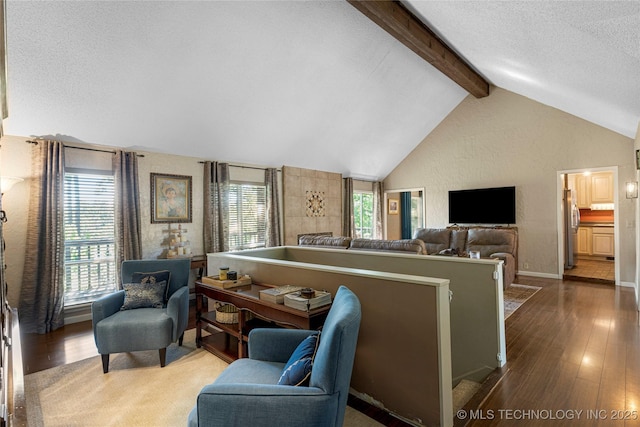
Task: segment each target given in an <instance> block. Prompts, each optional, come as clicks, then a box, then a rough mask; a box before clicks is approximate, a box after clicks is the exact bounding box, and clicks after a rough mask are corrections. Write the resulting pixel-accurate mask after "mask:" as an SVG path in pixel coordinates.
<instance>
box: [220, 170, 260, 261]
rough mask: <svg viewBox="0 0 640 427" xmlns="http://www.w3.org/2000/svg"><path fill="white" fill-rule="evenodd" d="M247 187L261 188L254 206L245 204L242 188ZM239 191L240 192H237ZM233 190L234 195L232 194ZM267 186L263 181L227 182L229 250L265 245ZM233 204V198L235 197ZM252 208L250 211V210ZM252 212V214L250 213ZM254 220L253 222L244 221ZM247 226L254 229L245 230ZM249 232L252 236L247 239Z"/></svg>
mask: <svg viewBox="0 0 640 427" xmlns="http://www.w3.org/2000/svg"><path fill="white" fill-rule="evenodd" d="M249 187H257V188H259V189H261V190H260V191H261V194H258V195H257V196H258V199H259V200H258V201H257V205H256V206H247V205H246V203H247V200H246V199H245V198H243V197H242V194H241V193H242V190H243V189H249ZM238 191H240V193H239V192H238ZM234 192H235V195H234V194H233V193H234ZM266 194H267V187H266V185H265V184H264V183H257V182H244V181H231V182H229V250H230V251H240V250H244V249H255V248H264V247H266V233H267V200H266ZM236 197H237V199H236V202H235V205H234V201H233V199H234V198H236ZM251 210H252V211H251ZM251 213H253V214H254V215H251ZM249 219H251V220H254V223H250V222H245V221H247V220H249ZM248 228H251V229H255V231H254V230H252V231H247V229H248ZM248 234H251V235H252V238H251V239H250V240H248V239H247V237H248V236H247V235H248Z"/></svg>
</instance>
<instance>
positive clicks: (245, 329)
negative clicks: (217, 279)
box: [195, 281, 330, 361]
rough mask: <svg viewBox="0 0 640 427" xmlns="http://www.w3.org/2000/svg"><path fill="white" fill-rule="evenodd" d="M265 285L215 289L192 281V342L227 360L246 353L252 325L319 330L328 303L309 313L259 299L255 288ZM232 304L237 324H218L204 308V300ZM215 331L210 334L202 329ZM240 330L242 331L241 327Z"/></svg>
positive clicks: (253, 326) (214, 315)
mask: <svg viewBox="0 0 640 427" xmlns="http://www.w3.org/2000/svg"><path fill="white" fill-rule="evenodd" d="M266 288H268V286H263V285H258V284H250V285H246V286H241V287H237V288H229V289H224V288H218V287H216V286H212V285H208V284H205V283H202V282H200V281H196V286H195V291H196V343H197V345H198V346H199V347H200V346H202V347H204V348H205V349H206V350H208V351H210V352H212V353H214V354H216V355H218V356H219V357H221V358H222V359H224V360H226V361H229V360H235V359H238V358H241V357H246V355H247V342H248V340H249V333H250V332H251V331H252V330H253V329H256V328H280V327H287V328H301V329H319V328H321V327H322V325H323V324H324V320H325V318H326V317H327V314H328V313H329V309H330V305H326V306H323V307H319V308H317V309H314V310H311V311H309V312H307V311H302V310H296V309H293V308H290V307H286V306H284V305H282V304H273V303H270V302H266V301H263V300H261V299H260V298H259V291H260V290H262V289H266ZM208 299H212V300H214V301H219V302H221V303H226V304H233V305H235V306H236V307H238V308H239V311H238V322H239V323H231V324H229V323H220V322H218V321H217V320H216V312H215V311H205V309H204V308H205V307H207V306H208V304H207V300H208ZM212 328H215V329H216V330H215V331H214V333H213V334H212V335H204V334H202V331H203V330H205V331H211V329H212ZM241 329H242V330H241Z"/></svg>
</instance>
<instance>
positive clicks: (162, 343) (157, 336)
mask: <svg viewBox="0 0 640 427" xmlns="http://www.w3.org/2000/svg"><path fill="white" fill-rule="evenodd" d="M161 270H169V271H170V272H171V277H170V279H169V283H168V284H167V285H168V287H169V289H168V301H167V304H166V307H164V308H136V309H132V310H124V311H120V308H121V307H122V305H123V303H124V293H125V292H124V290H119V291H116V292H114V293H112V294H108V295H105V296H103V297H101V298H99V299H97V300H96V301H94V302H93V304H92V305H91V316H92V321H93V336H94V338H95V341H96V346H97V347H98V353H100V355H101V356H102V370H103V372H104V373H105V374H106V373H107V372H109V355H110V354H111V353H123V352H131V351H143V350H158V351H159V355H160V366H161V367H164V365H165V361H166V354H167V347H168V346H169V345H170V344H171V343H172V342H176V341H178V345H182V339H183V337H184V330H185V329H186V328H187V322H188V320H189V274H190V271H191V260H190V259H188V258H179V259H157V260H155V259H154V260H135V261H124V262H123V263H122V266H121V269H120V271H121V277H122V283H130V282H131V277H132V275H133V274H134V273H151V272H156V271H161Z"/></svg>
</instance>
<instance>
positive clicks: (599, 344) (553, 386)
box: [467, 277, 640, 427]
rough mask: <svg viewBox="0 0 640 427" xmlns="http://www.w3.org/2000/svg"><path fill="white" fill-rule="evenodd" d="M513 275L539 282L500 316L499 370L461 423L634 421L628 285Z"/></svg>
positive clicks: (639, 352)
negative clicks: (502, 355)
mask: <svg viewBox="0 0 640 427" xmlns="http://www.w3.org/2000/svg"><path fill="white" fill-rule="evenodd" d="M517 282H518V283H521V284H526V285H535V286H542V287H543V289H542V290H541V291H540V292H538V293H537V294H535V295H534V296H533V297H532V298H531V299H530V300H529V301H527V302H526V303H525V304H524V305H523V306H522V307H521V308H520V309H518V310H517V311H516V312H515V313H514V314H513V315H512V316H511V317H510V318H509V319H507V321H506V338H507V364H506V365H505V367H504V368H503V369H502V372H503V373H504V375H503V377H502V379H501V380H500V381H499V382H498V384H497V385H496V387H495V388H494V389H493V390H492V391H491V392H490V393H489V395H488V396H487V397H486V400H485V401H484V402H483V403H482V404H481V405H480V406H479V410H478V412H477V413H476V414H474V415H475V418H476V419H475V420H472V421H470V422H469V423H468V425H469V426H483V427H484V426H504V425H518V426H539V425H545V426H546V425H554V426H555V425H563V426H564V425H568V426H609V425H612V426H620V427H622V426H637V425H640V413H639V411H640V332H639V331H640V328H639V326H638V312H637V310H636V307H635V295H634V291H633V289H631V288H621V287H615V286H606V285H602V284H594V283H585V282H579V281H558V280H548V279H535V278H526V277H519V278H518V279H517ZM578 411H583V412H578ZM589 411H591V412H589ZM616 416H622V417H623V418H624V417H626V418H627V419H626V420H624V419H623V420H616V419H613V418H614V417H616ZM481 417H484V418H485V419H478V418H481ZM490 417H493V419H486V418H490ZM545 417H546V419H545ZM550 417H553V418H550ZM569 417H573V419H560V418H569ZM467 419H468V417H467Z"/></svg>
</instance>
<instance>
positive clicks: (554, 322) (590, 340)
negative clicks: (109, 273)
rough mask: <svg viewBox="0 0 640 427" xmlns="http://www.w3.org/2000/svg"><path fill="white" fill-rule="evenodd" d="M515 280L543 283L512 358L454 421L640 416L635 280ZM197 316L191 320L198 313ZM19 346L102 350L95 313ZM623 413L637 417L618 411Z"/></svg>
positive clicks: (41, 365)
mask: <svg viewBox="0 0 640 427" xmlns="http://www.w3.org/2000/svg"><path fill="white" fill-rule="evenodd" d="M516 281H517V283H520V284H523V285H534V286H541V287H542V288H543V289H542V290H541V291H540V292H538V293H536V294H535V295H534V296H533V297H532V298H531V299H530V300H529V301H527V302H526V303H525V304H524V305H523V306H522V307H520V308H519V309H518V310H517V311H516V312H515V313H514V314H513V315H512V316H511V317H509V319H507V321H506V338H507V364H506V365H505V366H504V367H503V368H502V369H501V370H499V371H498V372H497V373H496V375H495V376H494V378H495V377H497V378H499V379H498V380H497V384H496V385H495V387H493V388H491V387H486V386H485V388H484V389H483V394H482V395H477V396H475V397H474V400H473V402H474V403H476V405H472V406H471V409H472V410H473V411H474V412H473V413H470V412H467V416H466V417H465V418H463V419H460V420H457V422H456V425H460V424H462V425H464V424H465V423H466V425H468V426H470V427H477V426H482V427H485V426H505V425H509V426H513V425H518V426H521V425H522V426H540V425H543V426H556V425H562V426H565V425H566V426H609V425H611V426H616V427H628V426H640V413H638V412H635V411H640V327H639V326H638V312H637V311H636V307H635V295H634V291H633V289H631V288H620V287H615V286H608V285H602V284H594V283H587V282H580V281H561V280H553V279H540V278H532V277H525V276H521V277H518V278H517V279H516ZM190 318H191V319H192V320H191V321H190V323H191V324H190V326H189V327H193V326H194V323H195V313H192V314H191V316H190ZM22 346H23V353H24V355H23V359H24V367H25V374H29V373H33V372H37V371H39V370H42V369H47V368H50V367H53V366H57V365H61V364H65V363H71V362H74V361H77V360H82V359H85V358H88V357H92V356H96V355H97V352H96V349H95V343H94V342H93V335H92V332H91V323H90V322H84V323H79V324H73V325H68V326H65V327H64V328H61V329H60V330H58V331H55V332H53V333H51V334H47V335H35V334H24V335H23V336H22ZM359 405H360V403H359V402H357V401H354V400H353V399H351V400H350V406H352V407H355V408H356V409H358V410H360V411H361V412H363V413H365V414H367V415H369V416H371V417H372V418H377V419H378V421H379V422H381V423H383V424H385V425H392V426H398V425H403V424H404V423H402V422H400V421H398V420H396V419H394V418H392V417H390V416H388V415H386V414H382V415H381V414H377V415H376V413H375V412H376V411H375V409H372V408H370V407H362V406H359ZM580 410H582V411H583V412H581V413H579V412H577V411H580ZM588 411H591V412H588ZM625 411H627V412H625ZM469 415H471V417H470V416H469ZM616 415H620V416H622V417H624V416H626V417H627V418H635V419H627V420H614V419H612V417H613V416H616ZM550 417H552V418H551V419H550ZM562 417H564V418H568V417H573V419H559V418H562ZM470 418H473V419H470ZM480 418H482V419H480ZM541 418H544V419H541Z"/></svg>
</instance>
